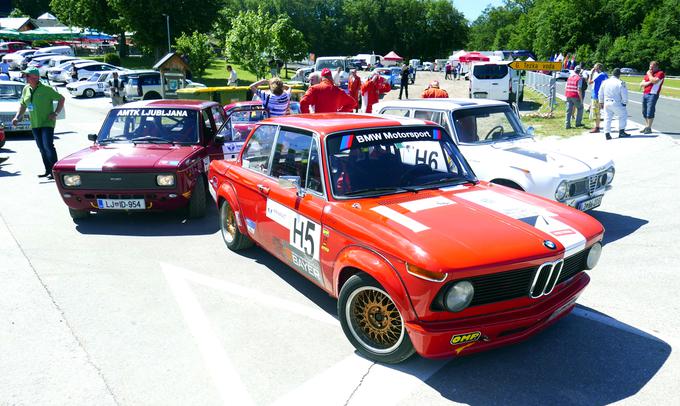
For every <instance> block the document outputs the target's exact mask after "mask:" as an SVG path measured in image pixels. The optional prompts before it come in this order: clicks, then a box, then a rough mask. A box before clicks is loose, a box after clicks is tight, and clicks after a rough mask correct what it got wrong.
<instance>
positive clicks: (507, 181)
mask: <svg viewBox="0 0 680 406" xmlns="http://www.w3.org/2000/svg"><path fill="white" fill-rule="evenodd" d="M489 183H495V184H496V185H501V186H506V187H509V188H511V189H516V190H521V191H523V192H524V191H526V188H525V187H524V186H522V185H520V184H519V183H518V182H516V181H515V180H512V179H507V178H495V179H492V180H490V181H489Z"/></svg>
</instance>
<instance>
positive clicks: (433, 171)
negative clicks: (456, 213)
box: [326, 126, 476, 197]
mask: <svg viewBox="0 0 680 406" xmlns="http://www.w3.org/2000/svg"><path fill="white" fill-rule="evenodd" d="M326 145H327V148H326V153H327V156H328V159H327V161H328V167H329V169H330V180H331V184H332V187H333V193H334V195H335V196H336V197H350V196H351V197H368V196H380V195H385V194H392V193H401V192H404V191H418V190H423V189H429V188H439V187H446V186H454V185H459V184H463V183H467V182H476V179H475V175H474V173H473V172H472V170H471V169H470V167H469V166H468V165H467V163H466V162H465V159H464V158H463V157H462V155H461V154H460V152H459V151H458V149H457V148H456V146H455V145H454V144H453V143H452V142H451V141H450V138H449V136H448V134H447V133H446V132H445V131H444V130H443V129H441V128H439V127H429V126H420V127H410V128H409V127H398V128H385V129H370V130H362V131H354V132H351V133H350V132H347V133H340V134H337V135H331V136H329V137H328V138H327V139H326Z"/></svg>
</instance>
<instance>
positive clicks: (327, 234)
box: [321, 227, 331, 252]
mask: <svg viewBox="0 0 680 406" xmlns="http://www.w3.org/2000/svg"><path fill="white" fill-rule="evenodd" d="M330 235H331V232H330V231H328V229H327V228H325V227H324V228H323V229H322V230H321V249H322V250H323V252H328V251H330V249H329V248H328V237H330Z"/></svg>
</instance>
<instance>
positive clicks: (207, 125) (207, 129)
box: [201, 110, 215, 139]
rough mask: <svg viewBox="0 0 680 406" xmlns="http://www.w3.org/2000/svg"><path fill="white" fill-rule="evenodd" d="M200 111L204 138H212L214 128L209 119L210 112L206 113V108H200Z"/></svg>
mask: <svg viewBox="0 0 680 406" xmlns="http://www.w3.org/2000/svg"><path fill="white" fill-rule="evenodd" d="M201 113H202V114H201V116H202V117H203V133H204V134H205V136H206V138H208V139H212V137H213V136H214V135H215V129H214V128H213V125H212V122H211V121H210V113H208V110H201Z"/></svg>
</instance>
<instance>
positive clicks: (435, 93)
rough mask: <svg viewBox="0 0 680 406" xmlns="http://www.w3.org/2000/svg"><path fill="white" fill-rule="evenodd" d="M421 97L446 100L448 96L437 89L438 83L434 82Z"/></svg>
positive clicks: (442, 90)
mask: <svg viewBox="0 0 680 406" xmlns="http://www.w3.org/2000/svg"><path fill="white" fill-rule="evenodd" d="M421 96H422V98H423V99H447V98H448V97H449V94H448V93H447V92H446V90H444V89H440V88H439V81H437V80H434V81H432V83H430V86H428V87H427V89H425V91H424V92H423V94H422V95H421Z"/></svg>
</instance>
